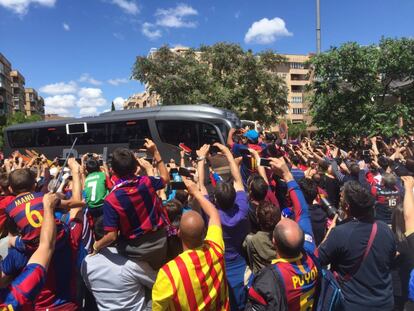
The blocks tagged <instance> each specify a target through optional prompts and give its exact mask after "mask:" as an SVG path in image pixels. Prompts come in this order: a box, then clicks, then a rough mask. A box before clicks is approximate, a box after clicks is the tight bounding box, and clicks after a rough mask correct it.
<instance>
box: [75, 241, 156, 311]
mask: <svg viewBox="0 0 414 311" xmlns="http://www.w3.org/2000/svg"><path fill="white" fill-rule="evenodd" d="M81 274H82V278H83V280H84V281H85V284H86V286H87V287H88V288H89V290H90V291H91V292H92V294H93V296H94V297H95V299H96V303H97V305H98V308H99V310H101V311H115V310H123V311H137V310H145V308H146V304H147V302H146V301H145V289H144V287H147V288H148V289H150V290H151V288H152V285H153V284H154V282H155V279H156V277H157V273H156V272H155V271H154V270H153V269H152V268H151V267H150V266H149V264H148V263H146V262H143V261H133V260H131V259H128V258H126V257H124V256H122V255H119V254H118V251H117V249H116V248H115V247H107V248H105V249H102V250H101V251H100V252H99V253H98V254H96V255H94V256H87V257H86V258H85V260H84V261H83V262H82V267H81Z"/></svg>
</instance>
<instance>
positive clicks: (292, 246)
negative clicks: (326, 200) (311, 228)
mask: <svg viewBox="0 0 414 311" xmlns="http://www.w3.org/2000/svg"><path fill="white" fill-rule="evenodd" d="M303 242H304V234H303V231H302V229H301V228H300V227H299V225H298V224H297V223H296V222H294V221H293V220H291V219H289V218H284V219H282V220H281V221H279V223H278V224H277V225H276V227H275V230H273V245H274V247H275V249H276V252H277V253H278V254H279V256H280V257H282V258H283V257H297V256H299V255H300V252H301V250H302V249H303Z"/></svg>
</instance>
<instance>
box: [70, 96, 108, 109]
mask: <svg viewBox="0 0 414 311" xmlns="http://www.w3.org/2000/svg"><path fill="white" fill-rule="evenodd" d="M107 103H108V102H107V101H106V99H105V98H103V97H96V98H87V97H81V98H79V100H78V101H77V103H76V105H77V106H78V107H79V108H87V107H102V106H105V105H106V104H107Z"/></svg>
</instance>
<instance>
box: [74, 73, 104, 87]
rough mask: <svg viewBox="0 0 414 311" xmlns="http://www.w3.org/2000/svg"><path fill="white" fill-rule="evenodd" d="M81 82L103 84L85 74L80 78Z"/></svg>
mask: <svg viewBox="0 0 414 311" xmlns="http://www.w3.org/2000/svg"><path fill="white" fill-rule="evenodd" d="M79 82H84V83H89V84H92V85H101V84H102V82H101V81H99V80H96V79H94V78H93V77H91V76H90V74H89V73H83V74H82V75H81V77H80V78H79Z"/></svg>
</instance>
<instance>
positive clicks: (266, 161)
mask: <svg viewBox="0 0 414 311" xmlns="http://www.w3.org/2000/svg"><path fill="white" fill-rule="evenodd" d="M259 165H260V166H266V167H270V166H271V165H270V159H264V158H260V162H259Z"/></svg>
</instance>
